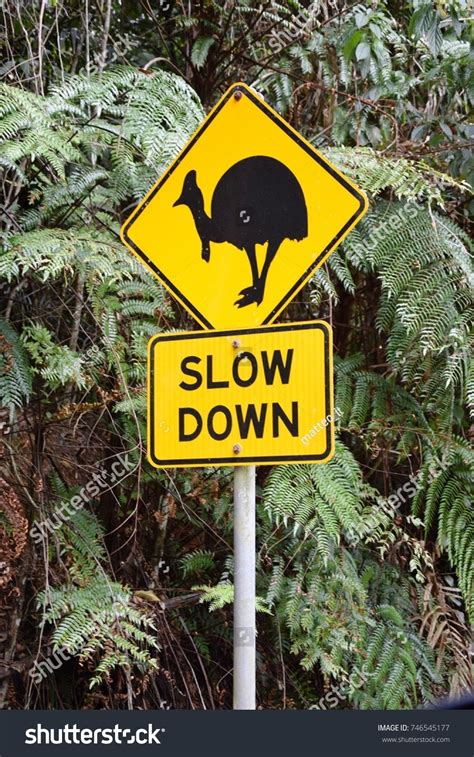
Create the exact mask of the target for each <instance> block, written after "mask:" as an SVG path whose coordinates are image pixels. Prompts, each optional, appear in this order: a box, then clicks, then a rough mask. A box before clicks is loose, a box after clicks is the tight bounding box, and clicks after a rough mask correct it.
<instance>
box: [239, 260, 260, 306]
mask: <svg viewBox="0 0 474 757" xmlns="http://www.w3.org/2000/svg"><path fill="white" fill-rule="evenodd" d="M245 252H246V253H247V257H248V259H249V263H250V268H251V270H252V286H250V287H245V289H242V291H241V292H240V293H239V294H240V295H241V296H240V298H239V299H238V300H236V301H235V303H234V305H237V307H238V308H243V307H245V305H251V304H252V302H257V297H258V285H259V276H258V265H257V251H256V249H255V245H249V246H248V248H246V250H245Z"/></svg>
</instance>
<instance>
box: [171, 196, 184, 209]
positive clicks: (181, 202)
mask: <svg viewBox="0 0 474 757" xmlns="http://www.w3.org/2000/svg"><path fill="white" fill-rule="evenodd" d="M178 205H184V202H183V196H182V195H180V196H179V197H178V199H177V200H176V202H174V203H173V208H176V207H177V206H178Z"/></svg>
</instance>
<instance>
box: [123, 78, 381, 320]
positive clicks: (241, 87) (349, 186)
mask: <svg viewBox="0 0 474 757" xmlns="http://www.w3.org/2000/svg"><path fill="white" fill-rule="evenodd" d="M236 92H240V93H241V94H242V95H245V96H246V97H248V99H249V100H251V102H253V103H254V104H255V105H256V106H257V107H258V108H260V110H261V111H263V112H264V113H265V114H266V115H267V116H268V117H269V118H270V119H271V120H272V121H273V122H274V123H275V124H276V125H277V126H279V127H280V128H281V129H282V130H283V131H284V132H285V133H286V134H287V135H288V136H289V137H290V138H291V139H293V140H294V141H295V142H296V143H297V144H298V145H299V146H300V147H301V148H302V149H303V150H305V152H306V153H307V154H308V155H310V156H311V157H312V158H313V160H315V161H316V162H317V163H318V164H319V165H320V166H321V167H322V168H324V169H325V170H326V171H327V172H328V173H329V174H330V175H331V176H332V177H333V178H334V179H336V180H337V181H338V182H339V183H340V184H342V186H343V187H344V188H345V189H346V190H347V191H348V192H350V194H352V195H353V196H354V197H355V198H356V199H358V200H359V208H358V209H357V210H356V212H355V213H354V214H353V215H352V216H351V218H350V219H349V220H348V221H347V222H346V223H345V224H344V226H343V227H342V228H341V229H340V231H338V233H337V234H336V235H335V236H334V237H333V239H332V240H331V242H329V244H328V245H326V247H325V248H324V250H322V252H321V253H320V254H319V255H318V257H317V258H316V260H315V261H314V262H313V263H312V264H311V265H310V266H309V268H307V269H306V271H305V272H304V273H303V274H302V275H301V276H300V278H299V279H298V280H297V281H296V283H295V284H294V285H293V286H292V287H291V289H290V290H289V291H288V293H287V294H286V295H285V296H284V297H283V298H282V299H281V300H280V302H279V303H278V304H277V305H276V306H275V307H274V308H273V310H272V311H271V313H270V314H269V315H268V316H267V317H266V318H265V320H264V321H263V322H262V325H268V324H270V323H272V322H273V321H274V320H275V319H276V318H277V317H278V315H279V314H280V313H281V311H282V310H283V308H285V307H286V305H288V303H289V302H291V300H292V299H293V298H294V297H295V295H296V294H297V293H298V292H299V290H300V289H302V287H303V286H304V285H305V284H306V282H307V281H308V279H309V278H310V277H311V275H312V273H313V272H314V271H315V270H316V269H317V268H320V267H321V265H322V264H323V263H324V261H325V260H326V259H327V258H328V257H329V255H330V253H331V252H332V250H333V249H334V248H335V247H336V245H337V244H338V243H339V242H340V241H342V239H343V238H344V237H345V236H347V234H348V233H349V232H350V231H351V229H353V228H354V226H355V225H356V224H357V222H358V221H359V219H360V218H361V217H362V216H363V215H364V213H365V212H366V210H367V208H368V200H367V197H366V195H365V193H364V192H362V190H360V189H359V188H358V187H357V186H356V185H355V184H353V183H352V182H351V181H350V180H349V179H348V178H346V177H345V176H344V175H343V174H342V173H341V172H340V171H339V170H338V169H337V168H336V167H335V166H333V165H332V163H330V162H329V161H328V160H327V159H326V158H324V157H323V156H322V155H321V154H320V153H319V152H318V151H317V150H316V149H315V148H314V147H313V146H312V145H311V144H310V143H309V142H308V141H307V140H306V139H304V137H302V136H301V134H299V133H298V132H297V131H296V130H295V129H293V127H292V126H290V124H288V123H287V122H286V121H285V120H284V119H283V118H282V117H281V116H280V115H278V113H277V112H276V111H275V110H273V108H271V107H270V106H269V105H267V104H266V103H265V102H264V100H262V99H261V97H259V96H258V95H257V94H255V92H254V91H252V89H251V88H250V87H248V86H247V85H246V84H244V83H243V82H238V83H236V84H233V85H232V86H231V87H229V89H228V90H227V91H226V92H225V94H224V95H223V96H222V97H221V99H220V100H219V101H218V103H217V104H216V105H215V106H214V107H213V108H212V110H211V111H210V112H209V114H208V115H207V117H206V118H205V119H204V121H203V122H202V124H201V125H200V126H199V127H198V129H197V130H196V131H195V132H194V134H193V135H192V137H191V139H190V140H189V142H188V143H187V144H186V145H185V147H184V148H183V149H182V150H181V152H180V153H179V155H178V156H177V158H176V159H175V160H174V161H173V163H172V164H171V165H170V166H169V168H168V169H167V170H166V171H165V173H164V174H163V176H162V177H161V178H160V179H159V180H158V181H157V182H156V183H155V184H154V185H153V186H152V187H151V189H150V190H149V191H148V192H147V194H146V195H145V197H144V198H143V200H142V201H141V202H140V203H139V204H138V205H137V207H136V208H135V209H134V210H133V211H132V213H131V214H130V216H129V217H128V218H127V220H126V221H125V222H124V224H123V225H122V227H121V229H120V238H121V240H122V242H123V243H124V244H125V246H126V247H128V249H129V250H131V251H132V252H133V253H134V254H135V255H136V256H137V257H138V258H139V259H140V260H141V261H142V263H145V265H146V266H147V267H148V268H149V269H150V270H151V271H152V273H154V274H155V276H156V277H157V278H158V279H159V280H160V281H161V283H162V284H163V285H164V286H165V287H166V289H168V291H169V292H171V294H172V295H173V296H174V297H175V298H176V299H177V300H178V302H179V303H180V304H181V305H182V306H183V307H184V308H186V310H187V311H188V312H189V313H191V315H192V316H193V317H194V318H195V319H196V321H197V322H198V323H199V324H200V325H201V326H202V327H203V328H204V329H212V330H213V329H214V328H215V327H214V326H213V325H212V323H210V321H208V320H207V318H206V317H205V316H204V315H203V314H202V313H200V312H199V310H198V309H197V308H196V307H195V306H194V305H193V304H192V302H190V301H189V300H188V299H187V297H185V295H184V294H183V293H182V292H180V290H179V289H178V288H177V287H176V286H175V285H174V284H173V282H172V281H170V280H169V279H168V278H167V277H166V276H165V274H164V273H163V272H162V271H160V269H159V268H158V267H157V266H156V265H155V263H153V261H152V260H150V258H149V257H148V256H147V255H145V253H144V252H142V251H141V250H140V248H139V247H138V246H137V245H136V244H135V243H134V242H133V241H132V240H131V239H130V237H129V229H130V227H131V225H132V224H133V223H134V221H135V220H136V219H137V218H138V217H139V215H140V214H141V213H142V212H143V210H145V208H146V207H147V205H148V204H149V202H150V201H151V200H152V199H153V197H154V196H155V194H156V193H157V192H158V190H159V189H160V188H161V187H162V186H163V184H164V183H165V182H166V181H167V180H168V179H169V177H170V176H171V174H172V173H173V172H174V171H175V169H176V168H178V166H179V165H180V163H181V161H182V160H183V158H184V157H185V156H186V155H187V153H188V152H189V151H190V150H191V149H192V147H193V146H194V144H195V143H196V142H197V140H198V139H199V137H200V136H201V135H202V133H203V132H204V131H205V130H206V129H207V127H208V126H209V124H211V123H212V121H213V120H214V118H215V117H216V116H217V114H218V113H219V111H220V110H221V109H222V108H223V106H224V105H225V103H226V102H227V101H228V100H229V99H230V98H231V97H233V95H234V94H235V93H236ZM219 328H222V327H219Z"/></svg>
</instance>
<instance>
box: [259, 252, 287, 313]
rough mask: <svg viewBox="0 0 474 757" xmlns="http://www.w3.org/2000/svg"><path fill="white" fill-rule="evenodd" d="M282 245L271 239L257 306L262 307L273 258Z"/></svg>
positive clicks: (261, 276)
mask: <svg viewBox="0 0 474 757" xmlns="http://www.w3.org/2000/svg"><path fill="white" fill-rule="evenodd" d="M280 244H281V242H272V240H271V239H270V240H269V242H268V246H267V254H266V256H265V262H264V264H263V268H262V273H261V274H260V278H259V280H258V282H257V300H256V302H257V305H260V303H261V301H262V300H263V295H264V294H265V285H266V283H267V275H268V270H269V268H270V266H271V264H272V261H273V258H274V257H275V255H276V254H277V252H278V249H279V247H280Z"/></svg>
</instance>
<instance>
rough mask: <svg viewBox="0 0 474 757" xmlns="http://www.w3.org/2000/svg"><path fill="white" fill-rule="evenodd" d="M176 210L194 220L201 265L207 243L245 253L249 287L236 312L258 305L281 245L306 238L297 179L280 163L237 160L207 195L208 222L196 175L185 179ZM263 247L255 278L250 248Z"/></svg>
mask: <svg viewBox="0 0 474 757" xmlns="http://www.w3.org/2000/svg"><path fill="white" fill-rule="evenodd" d="M176 205H186V206H187V207H188V208H189V209H190V211H191V213H192V215H193V218H194V224H195V226H196V231H197V233H198V234H199V237H200V239H201V244H202V252H201V254H202V258H203V260H206V261H209V259H210V255H211V250H210V242H229V243H230V244H233V245H234V246H235V247H238V248H239V249H241V250H245V252H246V253H247V257H248V259H249V262H250V268H251V271H252V286H249V287H246V288H245V289H242V291H241V292H240V299H238V300H237V301H236V302H235V304H236V305H237V307H240V308H241V307H244V306H245V305H250V304H251V303H252V302H256V303H257V305H259V304H260V303H261V301H262V299H263V295H264V292H265V284H266V281H267V275H268V270H269V268H270V265H271V263H272V261H273V259H274V257H275V255H276V254H277V252H278V249H279V247H280V245H281V243H282V242H283V240H284V239H292V240H297V241H300V240H301V239H304V238H305V237H307V236H308V213H307V209H306V203H305V199H304V194H303V191H302V189H301V187H300V185H299V183H298V181H297V179H296V177H295V176H294V175H293V174H292V172H291V171H290V170H289V169H288V168H287V167H286V166H285V165H284V164H283V163H280V161H279V160H275V159H274V158H269V157H267V156H264V155H256V156H254V157H251V158H245V159H244V160H240V161H239V162H238V163H235V164H234V165H233V166H231V167H230V168H229V169H228V170H227V171H226V172H225V173H224V174H223V176H221V178H220V179H219V181H218V182H217V185H216V188H215V189H214V193H213V195H212V202H211V216H210V217H209V216H208V215H207V214H206V211H205V209H204V198H203V195H202V192H201V190H200V188H199V186H198V184H197V177H196V171H189V173H188V174H187V175H186V177H185V179H184V183H183V189H182V192H181V195H180V197H179V198H178V199H177V200H176V202H175V203H174V206H176ZM265 243H267V251H266V257H265V261H264V264H263V266H262V271H261V273H260V274H259V272H258V265H257V254H256V249H255V247H256V245H257V244H265Z"/></svg>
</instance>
